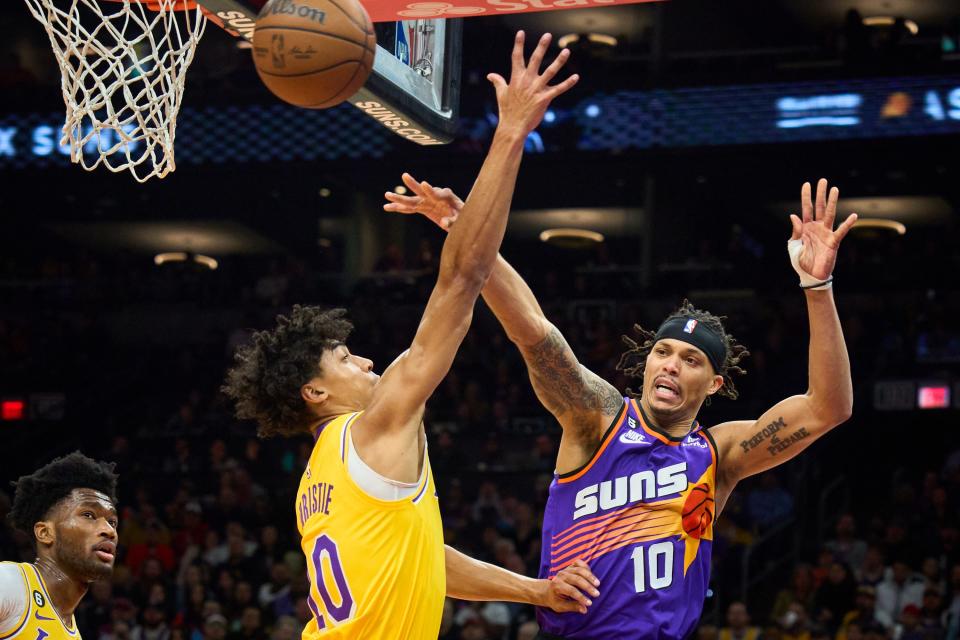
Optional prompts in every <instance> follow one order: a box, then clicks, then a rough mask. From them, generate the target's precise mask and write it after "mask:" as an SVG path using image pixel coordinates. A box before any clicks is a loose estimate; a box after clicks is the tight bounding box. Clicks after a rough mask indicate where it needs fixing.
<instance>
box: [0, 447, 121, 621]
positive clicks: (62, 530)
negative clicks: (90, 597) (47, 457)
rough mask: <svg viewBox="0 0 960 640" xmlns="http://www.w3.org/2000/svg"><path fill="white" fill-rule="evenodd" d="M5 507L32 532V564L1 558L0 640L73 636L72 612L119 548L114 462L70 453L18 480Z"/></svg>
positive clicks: (110, 567)
mask: <svg viewBox="0 0 960 640" xmlns="http://www.w3.org/2000/svg"><path fill="white" fill-rule="evenodd" d="M16 484H17V489H16V493H15V494H14V498H13V507H12V508H11V510H10V519H11V521H12V523H13V525H14V526H15V527H17V528H18V529H20V530H22V531H24V532H26V533H29V534H31V535H32V537H33V539H34V542H35V544H36V546H37V559H36V561H35V562H33V563H21V564H17V563H14V562H0V640H6V639H7V638H18V639H22V640H64V639H79V638H80V633H79V632H78V631H77V626H76V624H75V623H74V620H73V612H74V610H75V609H76V608H77V605H78V604H80V600H81V599H82V598H83V596H84V595H85V594H86V593H87V587H88V586H89V585H90V583H91V582H93V581H94V580H100V579H109V578H110V575H111V574H112V573H113V561H114V558H115V556H116V552H117V509H116V507H115V506H114V505H115V503H116V492H117V476H116V474H115V473H114V472H113V464H108V463H104V462H96V461H94V460H91V459H90V458H88V457H86V456H85V455H83V454H81V453H80V452H74V453H71V454H70V455H68V456H64V457H63V458H57V459H56V460H54V461H53V462H51V463H50V464H48V465H47V466H45V467H43V468H42V469H40V470H38V471H36V472H34V473H33V474H31V475H29V476H23V477H21V478H20V479H19V480H18V481H17V483H16Z"/></svg>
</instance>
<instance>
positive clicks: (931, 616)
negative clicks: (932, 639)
mask: <svg viewBox="0 0 960 640" xmlns="http://www.w3.org/2000/svg"><path fill="white" fill-rule="evenodd" d="M919 615H920V622H919V624H920V627H921V628H922V629H923V630H924V631H925V632H928V633H930V632H932V633H933V634H935V635H936V636H937V637H938V638H939V637H941V636H942V635H943V631H944V625H943V618H944V611H943V595H942V593H941V591H940V589H938V588H936V587H930V586H928V587H927V588H926V589H925V590H924V592H923V604H922V605H921V606H920V613H919Z"/></svg>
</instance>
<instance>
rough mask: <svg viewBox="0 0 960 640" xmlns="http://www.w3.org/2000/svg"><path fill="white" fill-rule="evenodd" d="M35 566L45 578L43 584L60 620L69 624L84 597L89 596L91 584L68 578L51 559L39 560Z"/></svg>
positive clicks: (43, 558)
mask: <svg viewBox="0 0 960 640" xmlns="http://www.w3.org/2000/svg"><path fill="white" fill-rule="evenodd" d="M34 566H36V567H37V570H38V571H39V572H40V576H41V577H42V578H43V584H44V586H46V588H47V593H48V595H49V596H50V604H51V605H52V606H53V608H54V609H56V611H57V613H58V614H59V615H60V619H61V620H63V621H64V622H65V623H68V624H69V622H70V616H72V615H73V612H74V610H76V608H77V605H79V604H80V600H82V599H83V596H85V595H86V594H87V588H88V587H89V584H88V583H87V582H85V581H82V580H77V579H75V578H71V577H70V576H68V575H67V574H66V573H65V572H64V571H63V569H61V568H60V567H59V566H58V565H57V563H56V562H55V561H54V560H53V559H52V558H49V557H40V558H37V561H36V562H35V563H34Z"/></svg>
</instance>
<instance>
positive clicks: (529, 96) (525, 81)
mask: <svg viewBox="0 0 960 640" xmlns="http://www.w3.org/2000/svg"><path fill="white" fill-rule="evenodd" d="M524 38H525V36H524V33H523V31H518V32H517V36H516V38H515V39H514V42H513V54H512V57H511V60H512V62H511V70H510V82H509V83H508V82H507V81H506V80H504V79H503V76H501V75H499V74H497V73H491V74H488V75H487V80H489V81H490V82H491V83H492V84H493V87H494V89H495V90H496V92H497V105H498V107H499V108H500V124H499V125H498V129H501V130H504V131H508V132H512V133H516V134H519V135H523V136H526V135H527V134H528V133H530V132H531V131H533V130H534V129H536V128H537V125H539V124H540V121H541V120H542V119H543V114H544V113H546V111H547V107H548V106H550V102H551V101H552V100H553V99H554V98H556V97H557V96H559V95H560V94H562V93H565V92H566V91H567V90H569V89H570V88H571V87H572V86H573V85H575V84H576V83H577V80H579V79H580V77H579V76H578V75H577V74H573V75H572V76H570V77H569V78H567V79H566V80H564V81H563V82H560V83H559V84H555V85H549V84H548V83H549V82H550V81H551V80H553V78H554V76H556V75H557V72H559V71H560V69H562V68H563V65H565V64H566V63H567V60H568V59H569V58H570V50H569V49H564V50H563V51H561V52H560V53H559V55H557V57H556V58H555V59H554V61H553V62H552V63H550V66H548V67H547V68H546V69H544V71H543V73H540V65H541V64H542V63H543V56H544V55H545V54H546V52H547V47H549V46H550V40H551V38H552V36H551V35H550V34H549V33H545V34H544V35H543V36H542V37H541V38H540V42H539V43H538V44H537V48H536V49H534V51H533V54H531V56H530V60H529V62H524V56H523V43H524Z"/></svg>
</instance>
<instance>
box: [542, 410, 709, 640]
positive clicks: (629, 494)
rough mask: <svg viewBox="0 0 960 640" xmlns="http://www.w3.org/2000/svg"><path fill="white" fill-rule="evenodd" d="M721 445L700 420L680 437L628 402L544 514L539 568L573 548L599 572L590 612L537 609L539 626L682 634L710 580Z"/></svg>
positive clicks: (602, 633)
mask: <svg viewBox="0 0 960 640" xmlns="http://www.w3.org/2000/svg"><path fill="white" fill-rule="evenodd" d="M716 468H717V450H716V445H715V443H714V442H713V439H712V438H711V437H710V436H709V435H708V434H707V432H706V431H704V430H703V429H702V428H701V427H700V426H699V425H697V424H696V423H694V426H693V428H692V429H691V431H690V433H689V434H687V435H686V436H684V437H683V438H679V439H674V438H670V437H669V436H667V435H665V434H663V433H660V432H658V431H655V430H654V429H652V428H651V427H650V426H649V425H648V424H647V422H646V421H645V420H644V417H643V413H642V412H641V411H640V408H639V406H638V405H637V403H636V401H634V400H629V399H626V398H624V406H623V408H622V409H621V410H620V414H619V415H618V416H617V418H616V419H615V420H614V422H613V424H612V425H611V426H610V428H609V429H608V430H607V432H606V433H605V434H604V437H603V440H602V441H601V443H600V446H599V447H598V449H597V452H596V453H595V454H594V455H593V457H592V458H591V459H590V461H589V462H588V463H587V464H586V465H584V466H583V467H582V468H580V469H578V470H576V471H573V472H570V473H567V474H564V475H555V476H554V479H553V482H552V483H551V485H550V496H549V498H548V500H547V507H546V512H545V513H544V517H543V550H542V552H541V558H540V577H541V578H552V577H554V576H555V575H556V574H557V573H558V572H559V571H561V570H562V569H563V568H564V567H567V566H569V565H570V564H572V563H573V562H574V561H575V560H576V559H577V558H580V559H582V560H584V561H585V562H586V563H587V564H588V565H590V570H591V571H593V573H594V575H596V576H597V578H599V579H600V588H599V591H600V596H599V597H597V598H594V599H593V605H592V606H591V607H590V608H589V609H587V613H586V614H583V615H581V614H579V613H554V612H553V611H550V610H548V609H543V608H539V609H537V619H538V620H539V622H540V627H541V629H543V630H544V631H546V632H547V633H549V634H553V635H557V636H562V637H564V638H571V639H575V640H582V639H589V640H600V639H608V638H617V639H625V640H626V639H629V640H633V639H637V638H642V639H644V640H646V639H647V638H650V639H654V638H656V639H659V640H668V639H669V640H673V639H676V640H680V639H682V638H685V637H687V636H688V635H690V634H691V633H692V632H693V630H694V628H695V627H696V625H697V622H698V621H699V619H700V613H701V610H702V608H703V599H704V597H705V595H706V592H707V585H708V583H709V581H710V550H711V547H712V545H713V542H712V541H713V514H714V490H715V486H716Z"/></svg>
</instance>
